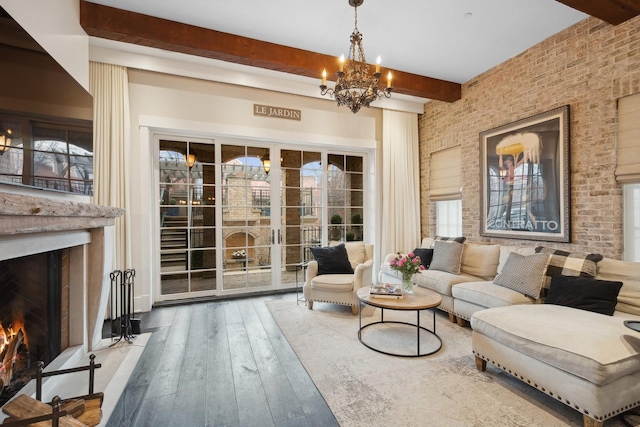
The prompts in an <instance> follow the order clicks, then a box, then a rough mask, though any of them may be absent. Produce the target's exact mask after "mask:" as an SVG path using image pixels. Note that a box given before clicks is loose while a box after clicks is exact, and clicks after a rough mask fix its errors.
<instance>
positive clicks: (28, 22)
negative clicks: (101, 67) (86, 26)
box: [0, 0, 89, 91]
mask: <svg viewBox="0 0 640 427" xmlns="http://www.w3.org/2000/svg"><path fill="white" fill-rule="evenodd" d="M0 6H2V7H3V8H4V10H6V11H7V12H8V13H9V14H10V15H11V16H12V17H13V19H14V20H16V21H17V22H18V23H19V24H20V25H21V26H22V28H24V29H25V30H26V31H27V32H28V33H29V34H30V35H31V37H33V38H34V39H35V40H36V41H37V42H38V43H39V44H40V46H42V47H43V48H44V49H45V50H46V51H47V52H49V54H50V55H51V56H52V57H53V58H54V59H55V60H56V61H58V63H59V64H60V65H61V66H62V67H63V68H64V69H66V70H67V71H68V72H69V74H71V75H72V76H73V77H74V78H75V79H76V80H77V81H78V83H80V84H81V85H82V86H83V87H84V88H85V89H86V90H87V91H88V90H89V36H87V34H86V33H85V32H84V30H83V29H82V27H81V26H80V2H79V1H78V0H0Z"/></svg>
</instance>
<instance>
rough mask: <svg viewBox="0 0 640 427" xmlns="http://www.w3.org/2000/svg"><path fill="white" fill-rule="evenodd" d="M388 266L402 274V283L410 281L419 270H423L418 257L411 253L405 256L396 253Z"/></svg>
mask: <svg viewBox="0 0 640 427" xmlns="http://www.w3.org/2000/svg"><path fill="white" fill-rule="evenodd" d="M389 266H390V267H391V269H392V270H396V271H399V272H400V273H401V274H402V280H403V281H406V280H410V279H411V276H413V275H414V274H416V273H417V272H418V271H420V270H424V265H422V264H420V257H419V256H417V255H416V254H414V253H413V252H409V253H408V254H406V255H402V254H400V252H398V254H397V255H396V257H395V258H392V259H391V261H390V262H389Z"/></svg>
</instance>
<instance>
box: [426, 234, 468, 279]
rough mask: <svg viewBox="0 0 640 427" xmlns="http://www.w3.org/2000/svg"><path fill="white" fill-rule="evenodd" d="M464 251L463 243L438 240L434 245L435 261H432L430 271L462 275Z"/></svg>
mask: <svg viewBox="0 0 640 427" xmlns="http://www.w3.org/2000/svg"><path fill="white" fill-rule="evenodd" d="M463 249H464V245H463V244H462V243H458V242H455V241H450V242H448V241H442V240H436V241H435V242H434V243H433V259H432V260H431V265H430V266H429V270H439V271H446V272H447V273H451V274H460V263H461V262H462V251H463Z"/></svg>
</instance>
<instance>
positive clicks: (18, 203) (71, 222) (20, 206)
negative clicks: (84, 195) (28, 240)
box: [0, 192, 124, 236]
mask: <svg viewBox="0 0 640 427" xmlns="http://www.w3.org/2000/svg"><path fill="white" fill-rule="evenodd" d="M123 214H124V210H123V209H120V208H114V207H109V206H98V205H92V204H89V203H79V202H72V201H65V200H56V199H51V198H44V197H33V196H27V195H23V194H12V193H1V192H0V236H6V235H15V234H25V233H41V232H46V231H64V230H87V229H92V228H101V227H106V226H109V225H113V224H114V223H115V219H116V218H117V217H119V216H121V215H123Z"/></svg>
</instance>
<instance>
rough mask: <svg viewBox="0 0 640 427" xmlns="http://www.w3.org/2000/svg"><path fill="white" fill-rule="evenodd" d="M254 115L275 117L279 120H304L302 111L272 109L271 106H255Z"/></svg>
mask: <svg viewBox="0 0 640 427" xmlns="http://www.w3.org/2000/svg"><path fill="white" fill-rule="evenodd" d="M253 115H254V116H263V117H275V118H277V119H288V120H298V121H300V120H302V112H301V111H300V110H292V109H291V108H280V107H272V106H270V105H260V104H253Z"/></svg>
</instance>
